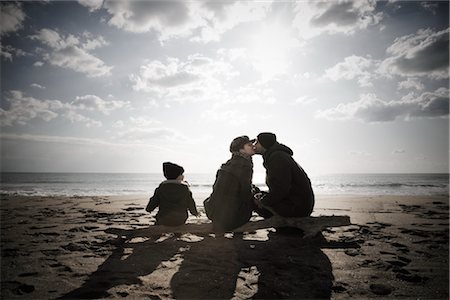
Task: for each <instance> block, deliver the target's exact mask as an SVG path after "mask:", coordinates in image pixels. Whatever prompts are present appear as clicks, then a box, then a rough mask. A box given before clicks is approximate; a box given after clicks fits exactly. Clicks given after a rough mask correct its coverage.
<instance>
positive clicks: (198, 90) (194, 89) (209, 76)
mask: <svg viewBox="0 0 450 300" xmlns="http://www.w3.org/2000/svg"><path fill="white" fill-rule="evenodd" d="M237 74H238V73H237V72H236V71H235V70H233V68H232V67H231V65H229V64H228V63H226V62H223V61H214V60H212V59H211V58H209V57H205V56H202V55H199V54H194V55H190V56H189V57H188V58H187V59H186V60H185V61H181V60H180V59H178V58H171V57H169V58H167V59H166V61H165V62H161V61H151V62H149V63H147V64H145V65H143V66H141V68H140V70H139V73H138V74H132V75H131V76H130V80H131V82H132V83H133V89H134V90H136V91H144V92H148V93H152V94H153V95H154V96H155V97H156V98H158V99H163V100H164V101H169V102H170V101H179V102H184V101H194V102H195V101H202V100H214V99H220V93H222V84H223V82H226V81H228V80H229V79H230V78H232V77H234V76H236V75H237Z"/></svg>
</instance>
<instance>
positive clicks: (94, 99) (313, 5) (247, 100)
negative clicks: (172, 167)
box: [0, 0, 449, 175]
mask: <svg viewBox="0 0 450 300" xmlns="http://www.w3.org/2000/svg"><path fill="white" fill-rule="evenodd" d="M0 25H1V26H0V35H1V58H0V59H1V106H0V116H1V118H0V126H1V127H0V129H1V132H0V141H1V170H2V171H17V172H149V173H157V172H161V169H162V167H161V165H162V162H164V161H172V162H175V163H178V164H180V165H182V166H183V167H184V169H185V174H188V173H215V172H216V170H217V169H218V168H219V167H220V165H221V164H222V163H224V162H225V161H226V160H227V159H229V158H230V152H229V144H230V142H231V140H232V139H233V138H235V137H237V136H241V135H248V136H249V137H250V138H255V137H256V135H257V134H258V133H260V132H273V133H275V134H276V136H277V140H278V141H279V142H280V143H282V144H285V145H287V146H288V147H290V148H291V149H292V150H293V152H294V159H295V160H296V161H297V162H298V163H299V164H300V165H301V166H302V167H303V168H304V169H305V171H306V172H307V173H308V174H310V175H321V174H333V173H416V172H418V173H435V172H440V173H447V172H448V171H449V3H448V1H372V0H364V1H363V0H361V1H337V0H336V1H327V2H320V1H175V0H172V1H108V0H105V1H98V0H79V1H26V2H5V1H2V2H1V16H0ZM253 161H254V166H255V172H256V173H260V172H264V169H263V167H262V158H261V157H260V156H254V159H253Z"/></svg>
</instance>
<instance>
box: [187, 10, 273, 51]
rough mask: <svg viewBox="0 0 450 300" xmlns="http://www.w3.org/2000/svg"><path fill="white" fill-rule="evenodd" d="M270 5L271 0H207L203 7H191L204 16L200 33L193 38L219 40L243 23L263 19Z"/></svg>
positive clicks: (197, 13)
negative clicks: (219, 0)
mask: <svg viewBox="0 0 450 300" xmlns="http://www.w3.org/2000/svg"><path fill="white" fill-rule="evenodd" d="M270 6H271V2H270V1H255V2H253V1H228V2H225V1H223V2H215V1H205V2H204V3H203V5H202V6H201V7H198V8H197V7H195V6H194V7H193V8H192V7H191V9H192V10H193V11H194V14H195V15H197V16H198V15H200V18H202V22H199V23H200V24H201V28H200V35H196V36H193V38H192V40H194V41H201V42H209V41H219V40H220V38H221V36H222V34H224V33H225V32H227V31H229V30H231V29H232V28H234V27H236V26H237V25H239V24H241V23H248V22H256V21H261V20H263V19H264V18H265V17H266V15H267V13H268V12H269V10H270Z"/></svg>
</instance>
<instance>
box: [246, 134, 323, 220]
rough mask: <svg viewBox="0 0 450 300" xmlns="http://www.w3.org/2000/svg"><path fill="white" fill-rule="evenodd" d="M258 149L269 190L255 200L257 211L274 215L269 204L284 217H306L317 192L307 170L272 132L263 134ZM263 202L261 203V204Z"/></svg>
mask: <svg viewBox="0 0 450 300" xmlns="http://www.w3.org/2000/svg"><path fill="white" fill-rule="evenodd" d="M255 152H256V153H257V154H261V155H262V157H263V165H264V167H265V168H266V184H267V186H268V187H269V192H268V193H264V194H262V195H261V196H262V197H260V198H257V199H255V203H256V205H257V207H258V208H257V209H256V211H257V212H258V214H259V215H261V216H263V217H266V218H267V217H271V216H272V215H273V214H272V213H271V212H270V211H268V210H267V209H264V208H263V207H262V206H268V207H270V208H271V209H273V210H274V211H275V212H276V213H277V214H279V215H281V216H283V217H307V216H309V215H311V213H312V211H313V208H314V192H313V190H312V187H311V181H310V180H309V178H308V176H307V175H306V173H305V171H304V170H303V169H302V168H301V167H300V166H299V165H298V164H297V163H296V162H295V160H294V159H293V158H292V155H293V154H294V153H293V152H292V150H291V149H290V148H289V147H287V146H285V145H283V144H280V143H278V142H277V139H276V136H275V134H273V133H270V132H263V133H260V134H259V135H258V137H257V139H256V144H255ZM261 204H262V205H261Z"/></svg>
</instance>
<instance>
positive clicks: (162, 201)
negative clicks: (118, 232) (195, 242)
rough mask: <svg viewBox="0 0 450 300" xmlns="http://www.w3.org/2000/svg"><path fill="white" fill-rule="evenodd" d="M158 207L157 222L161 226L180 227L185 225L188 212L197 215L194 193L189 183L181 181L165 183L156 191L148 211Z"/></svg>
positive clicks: (149, 203)
mask: <svg viewBox="0 0 450 300" xmlns="http://www.w3.org/2000/svg"><path fill="white" fill-rule="evenodd" d="M156 207H159V211H158V213H157V214H156V221H157V224H159V225H167V226H178V225H182V224H184V222H186V219H187V217H188V213H187V210H188V209H189V211H190V212H191V214H193V215H195V216H196V215H197V214H198V212H197V208H196V207H195V202H194V199H193V198H192V192H191V191H190V190H189V187H188V185H187V183H185V182H183V181H180V180H166V181H163V182H162V183H161V184H160V185H159V186H158V187H157V188H156V190H155V193H154V194H153V196H152V197H151V198H150V201H149V202H148V204H147V207H146V209H145V210H146V211H148V212H151V211H153V210H154V209H155V208H156Z"/></svg>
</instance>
